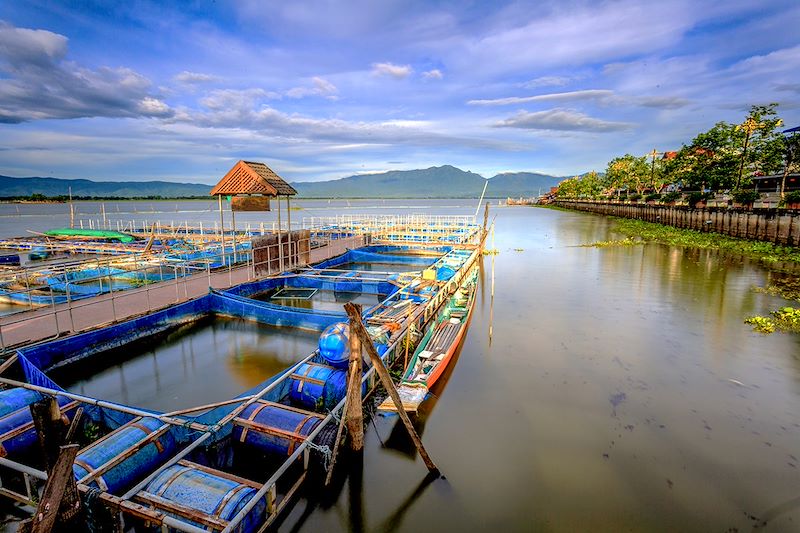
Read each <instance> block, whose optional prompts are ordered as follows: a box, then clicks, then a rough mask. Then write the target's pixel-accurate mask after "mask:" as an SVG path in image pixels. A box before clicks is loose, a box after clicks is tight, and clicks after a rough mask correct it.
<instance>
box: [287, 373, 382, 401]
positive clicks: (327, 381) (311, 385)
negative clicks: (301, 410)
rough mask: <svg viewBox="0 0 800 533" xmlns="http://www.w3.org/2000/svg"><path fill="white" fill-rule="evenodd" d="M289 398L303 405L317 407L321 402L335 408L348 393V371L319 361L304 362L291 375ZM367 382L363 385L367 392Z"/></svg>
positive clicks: (362, 389)
mask: <svg viewBox="0 0 800 533" xmlns="http://www.w3.org/2000/svg"><path fill="white" fill-rule="evenodd" d="M289 385H290V389H289V398H290V399H291V400H292V401H293V402H295V403H297V404H299V405H302V406H303V407H307V408H309V409H315V408H316V407H317V405H319V404H320V398H321V399H322V400H321V404H322V406H323V407H325V409H327V410H330V409H333V408H334V407H335V406H336V404H338V403H339V402H340V401H341V400H342V398H344V397H345V394H347V371H346V370H339V369H338V368H333V367H330V366H327V365H321V364H318V363H304V364H302V365H300V367H299V368H298V369H297V370H296V371H295V372H294V373H293V374H292V375H291V376H289ZM366 392H367V384H366V383H364V384H363V385H362V387H361V394H362V395H363V394H366Z"/></svg>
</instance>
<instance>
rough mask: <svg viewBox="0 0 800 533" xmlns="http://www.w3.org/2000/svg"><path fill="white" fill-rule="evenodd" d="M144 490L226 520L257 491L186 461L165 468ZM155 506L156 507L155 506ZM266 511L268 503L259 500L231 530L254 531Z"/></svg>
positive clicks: (201, 525)
mask: <svg viewBox="0 0 800 533" xmlns="http://www.w3.org/2000/svg"><path fill="white" fill-rule="evenodd" d="M144 490H145V492H147V493H150V494H153V495H155V496H158V497H159V498H163V499H165V500H168V501H170V502H173V503H175V504H178V505H179V506H181V507H188V508H189V509H194V510H195V511H199V512H201V513H203V514H205V515H207V516H211V517H213V518H219V519H221V520H225V521H229V520H231V519H232V518H233V517H234V516H236V515H237V514H238V513H239V511H241V510H242V508H243V507H244V506H245V505H247V503H248V502H249V501H250V500H251V499H252V498H253V496H255V495H256V492H258V490H257V489H255V488H254V487H252V486H250V485H245V484H244V483H241V482H240V481H238V480H235V479H232V476H231V477H229V476H228V475H226V474H225V473H224V472H216V471H212V470H211V469H210V468H203V469H200V467H199V465H196V466H195V465H193V464H192V463H189V462H186V461H181V462H180V463H178V464H175V465H172V466H170V467H169V468H166V469H165V470H164V471H163V472H161V473H160V474H158V475H157V476H156V477H155V478H153V480H152V481H151V482H150V483H148V484H147V487H145V489H144ZM144 498H147V496H146V495H145V496H144ZM155 505H156V507H158V504H155ZM266 509H267V500H266V498H263V497H262V498H261V499H260V500H259V502H258V503H257V504H256V505H255V506H254V507H253V508H252V509H251V510H250V512H249V513H247V515H246V516H245V517H244V520H242V521H241V522H240V523H239V526H238V527H236V528H234V531H237V532H241V533H249V532H251V531H256V530H257V529H258V528H259V527H260V526H261V524H263V523H264V518H265V516H264V515H265V512H266ZM165 511H167V514H171V515H176V514H178V515H179V516H181V518H184V519H186V521H187V522H189V523H191V524H194V525H197V526H200V527H206V526H204V525H203V524H200V523H198V522H194V521H192V520H191V517H190V516H183V515H182V513H179V512H176V511H174V510H166V509H165Z"/></svg>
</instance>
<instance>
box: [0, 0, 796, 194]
mask: <svg viewBox="0 0 800 533" xmlns="http://www.w3.org/2000/svg"><path fill="white" fill-rule="evenodd" d="M75 4H77V5H75ZM797 28H800V2H799V1H797V0H762V1H754V0H748V1H742V0H728V1H726V2H719V1H717V0H715V1H707V0H686V1H684V0H663V1H660V2H652V1H650V0H621V1H613V0H612V1H572V0H558V1H549V0H543V1H536V2H504V1H492V2H485V1H474V2H470V1H462V2H445V1H431V0H428V1H413V0H412V1H395V0H379V1H376V0H351V1H340V2H334V1H331V0H310V1H301V0H295V1H290V2H266V1H261V0H230V1H217V2H212V1H195V2H189V1H184V2H152V1H147V0H127V1H125V2H119V3H116V2H111V1H103V2H92V1H86V0H83V1H80V2H56V1H38V0H25V1H23V2H15V1H6V2H0V174H3V175H9V176H19V177H22V176H54V177H61V178H87V179H93V180H103V181H120V180H167V181H180V182H193V183H208V184H212V183H216V182H217V181H218V180H219V179H220V178H221V177H222V176H223V175H224V174H225V173H226V172H227V171H228V170H229V169H230V168H231V167H232V166H233V165H234V164H235V163H236V161H238V160H239V159H245V160H255V161H262V162H264V163H266V164H267V165H269V166H270V167H271V168H272V169H273V170H275V171H276V172H277V173H278V174H279V175H281V176H282V177H284V178H285V179H287V180H289V181H316V180H323V179H334V178H340V177H345V176H349V175H353V174H360V173H367V172H382V171H387V170H406V169H415V168H427V167H430V166H438V165H444V164H450V165H454V166H457V167H459V168H462V169H464V170H471V171H473V172H477V173H480V174H482V175H483V176H485V177H487V178H488V177H491V176H493V175H495V174H497V173H500V172H515V171H531V172H541V173H545V174H551V175H558V176H568V175H574V174H578V173H583V172H586V171H589V170H598V171H602V170H604V169H605V167H606V165H607V163H608V161H609V160H610V159H612V158H614V157H616V156H619V155H623V154H625V153H631V154H634V155H645V154H646V153H648V152H650V151H652V150H653V149H656V150H658V151H665V150H675V149H678V148H680V146H681V144H683V143H688V142H690V141H691V139H692V138H693V137H694V136H695V135H696V134H697V133H699V132H702V131H706V130H707V129H709V128H710V127H711V126H713V125H714V124H715V123H716V122H718V121H721V120H724V121H727V122H736V123H738V122H742V120H743V119H744V117H745V115H746V113H747V110H748V109H749V108H750V106H751V105H754V104H767V103H770V102H777V103H778V104H779V107H778V111H779V115H780V116H781V118H783V120H784V122H785V123H786V127H793V126H798V125H800V32H798V31H797Z"/></svg>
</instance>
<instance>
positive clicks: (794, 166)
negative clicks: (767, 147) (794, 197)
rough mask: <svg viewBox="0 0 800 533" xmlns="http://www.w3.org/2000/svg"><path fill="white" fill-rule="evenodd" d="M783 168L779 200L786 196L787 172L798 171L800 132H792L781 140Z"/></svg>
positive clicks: (799, 163) (799, 166)
mask: <svg viewBox="0 0 800 533" xmlns="http://www.w3.org/2000/svg"><path fill="white" fill-rule="evenodd" d="M783 152H784V166H783V179H781V200H783V199H784V198H785V197H786V195H785V191H786V176H788V175H789V172H793V171H796V170H800V132H794V133H792V135H790V136H789V137H786V138H784V139H783Z"/></svg>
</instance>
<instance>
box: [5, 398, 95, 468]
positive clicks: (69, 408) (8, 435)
mask: <svg viewBox="0 0 800 533" xmlns="http://www.w3.org/2000/svg"><path fill="white" fill-rule="evenodd" d="M12 390H16V389H12ZM22 390H25V391H26V392H33V391H27V389H22ZM5 392H10V391H5ZM33 394H34V395H38V393H35V392H34V393H33ZM10 398H12V399H13V400H14V401H15V402H17V405H18V407H17V409H15V410H13V411H10V412H8V413H7V414H5V415H3V416H2V417H0V457H5V456H17V455H19V454H22V453H24V452H26V451H28V450H30V449H31V448H32V447H34V446H36V445H37V442H38V439H37V438H36V428H35V427H34V426H33V415H31V409H30V407H29V405H30V404H25V403H24V402H25V401H28V400H29V399H30V400H31V402H30V403H34V402H35V401H37V400H39V399H41V395H38V397H31V396H28V395H24V394H14V395H12V396H10ZM56 402H58V405H59V407H60V408H61V413H62V415H63V416H64V417H65V422H69V419H70V418H71V417H72V415H73V414H74V413H75V409H77V408H78V405H79V404H78V402H74V401H72V400H70V399H69V398H65V397H63V396H58V397H57V398H56ZM4 407H5V406H4ZM3 410H4V411H5V410H6V409H3Z"/></svg>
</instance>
